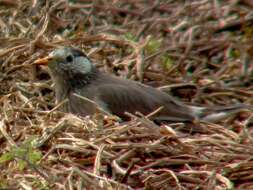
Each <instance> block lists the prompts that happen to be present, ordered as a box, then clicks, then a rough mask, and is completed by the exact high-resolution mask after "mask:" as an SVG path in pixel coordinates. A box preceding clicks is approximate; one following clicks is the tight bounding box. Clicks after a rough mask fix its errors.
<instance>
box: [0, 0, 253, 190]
mask: <svg viewBox="0 0 253 190" xmlns="http://www.w3.org/2000/svg"><path fill="white" fill-rule="evenodd" d="M243 2H247V1H232V0H227V1H208V0H201V1H200V0H196V1H186V2H184V1H170V0H168V1H161V0H157V1H144V0H139V1H134V0H122V1H117V0H116V1H105V0H94V1H92V2H91V1H88V0H76V1H75V0H72V1H67V0H60V1H53V0H49V1H38V0H24V1H14V0H4V1H0V14H1V17H0V27H1V30H0V37H1V43H0V47H1V49H0V82H1V83H0V84H1V85H0V132H1V134H0V142H1V143H0V146H1V151H0V154H1V157H0V168H1V171H2V172H1V173H0V188H1V189H3V188H4V189H68V190H73V189H182V190H183V189H197V188H198V189H207V190H209V189H210V190H211V189H217V190H218V189H233V188H238V189H252V188H253V175H252V172H253V161H252V152H253V146H252V145H253V137H252V135H253V132H252V127H253V126H252V116H253V115H252V112H250V111H248V112H243V113H240V114H236V115H234V116H231V117H230V118H228V119H227V120H224V121H221V122H220V123H218V124H213V123H201V124H200V125H198V126H184V124H182V123H175V124H170V125H163V126H161V127H158V126H157V125H156V124H154V123H153V122H151V121H150V120H149V119H148V117H147V116H142V115H141V114H139V115H137V116H134V115H131V118H132V119H131V121H129V122H124V123H120V122H118V121H117V118H114V117H112V116H105V115H104V114H101V113H98V114H96V115H94V116H91V117H90V118H80V117H77V116H74V115H71V114H64V113H61V112H59V111H57V107H55V103H54V93H53V91H52V89H53V88H52V83H51V80H50V77H49V76H48V74H47V71H46V69H45V68H38V67H36V66H34V65H32V63H33V61H34V60H35V59H37V58H39V57H42V56H44V55H45V54H46V53H47V52H48V51H50V50H52V49H53V48H55V47H57V46H59V45H66V46H67V45H72V46H77V47H79V48H82V49H83V50H84V51H86V52H87V54H88V55H89V56H90V57H91V59H92V60H94V62H95V63H96V65H97V66H98V67H99V68H100V69H101V70H104V71H106V72H111V73H112V74H115V75H120V76H122V77H128V78H131V79H133V80H140V81H142V82H144V83H146V84H149V85H153V86H159V87H160V86H163V90H167V91H169V92H170V93H172V94H173V95H174V96H177V97H178V98H180V99H182V100H183V101H187V102H188V103H192V104H195V105H196V104H199V105H204V106H213V105H221V106H222V105H230V104H234V103H237V102H243V103H247V104H253V88H252V81H253V78H252V77H253V67H252V62H251V56H253V53H252V47H251V46H252V35H253V31H252V27H251V25H252V23H253V21H252V18H253V17H252V13H251V9H252V7H250V4H249V5H245V4H243Z"/></svg>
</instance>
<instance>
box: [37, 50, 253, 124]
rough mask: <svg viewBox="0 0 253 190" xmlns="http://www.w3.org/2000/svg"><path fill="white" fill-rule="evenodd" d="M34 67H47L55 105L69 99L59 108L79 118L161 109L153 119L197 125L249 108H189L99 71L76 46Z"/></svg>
mask: <svg viewBox="0 0 253 190" xmlns="http://www.w3.org/2000/svg"><path fill="white" fill-rule="evenodd" d="M34 64H36V65H46V66H48V68H49V74H50V76H51V78H52V81H53V83H54V85H55V86H54V88H55V95H56V102H57V103H60V102H64V101H65V100H67V101H66V102H65V103H63V104H62V106H61V107H60V109H61V111H63V112H69V113H73V114H76V115H80V116H87V115H93V114H95V113H96V112H97V110H98V108H100V109H101V110H102V111H104V112H106V113H109V114H112V115H116V116H118V117H120V118H121V119H123V120H127V119H129V115H127V114H126V113H132V114H135V113H136V112H139V113H141V114H143V115H147V114H149V113H152V112H154V111H155V110H158V111H157V113H156V114H154V115H153V116H152V120H156V121H170V122H171V121H173V122H194V121H196V120H206V121H212V120H217V119H220V118H224V117H227V115H228V113H229V114H230V113H234V112H238V110H241V109H245V108H246V109H248V108H249V107H250V106H248V105H245V104H238V105H232V106H228V107H225V108H224V107H222V108H208V107H200V106H192V105H187V104H186V103H183V102H181V101H179V100H177V99H176V98H175V97H173V96H171V95H169V94H168V93H166V92H163V91H161V90H159V89H157V88H154V87H151V86H148V85H145V84H143V83H140V82H138V81H133V80H130V79H124V78H121V77H117V76H113V75H111V74H109V73H105V72H102V71H100V70H99V69H98V68H96V66H95V65H94V64H93V62H92V61H91V59H90V58H89V57H88V56H87V55H86V54H85V53H84V52H83V51H82V50H80V49H78V48H75V47H58V48H57V49H55V50H53V51H52V52H51V53H49V54H48V56H46V57H44V58H39V59H37V60H36V61H35V62H34Z"/></svg>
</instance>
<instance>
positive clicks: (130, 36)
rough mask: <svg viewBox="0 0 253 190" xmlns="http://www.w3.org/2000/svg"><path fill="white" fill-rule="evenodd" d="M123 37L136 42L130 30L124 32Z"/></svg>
mask: <svg viewBox="0 0 253 190" xmlns="http://www.w3.org/2000/svg"><path fill="white" fill-rule="evenodd" d="M124 37H125V39H127V40H129V41H133V42H137V37H136V36H134V35H133V34H132V33H131V32H127V33H125V35H124Z"/></svg>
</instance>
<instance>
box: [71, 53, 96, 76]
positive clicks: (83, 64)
mask: <svg viewBox="0 0 253 190" xmlns="http://www.w3.org/2000/svg"><path fill="white" fill-rule="evenodd" d="M73 65H74V68H75V70H76V72H80V73H83V74H86V73H90V72H91V70H92V65H91V62H90V60H88V59H87V58H86V57H76V58H75V60H74V63H73Z"/></svg>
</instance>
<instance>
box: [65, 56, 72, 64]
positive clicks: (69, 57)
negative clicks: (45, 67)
mask: <svg viewBox="0 0 253 190" xmlns="http://www.w3.org/2000/svg"><path fill="white" fill-rule="evenodd" d="M66 61H67V62H69V63H70V62H72V61H73V57H72V56H71V55H68V56H67V57H66Z"/></svg>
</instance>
